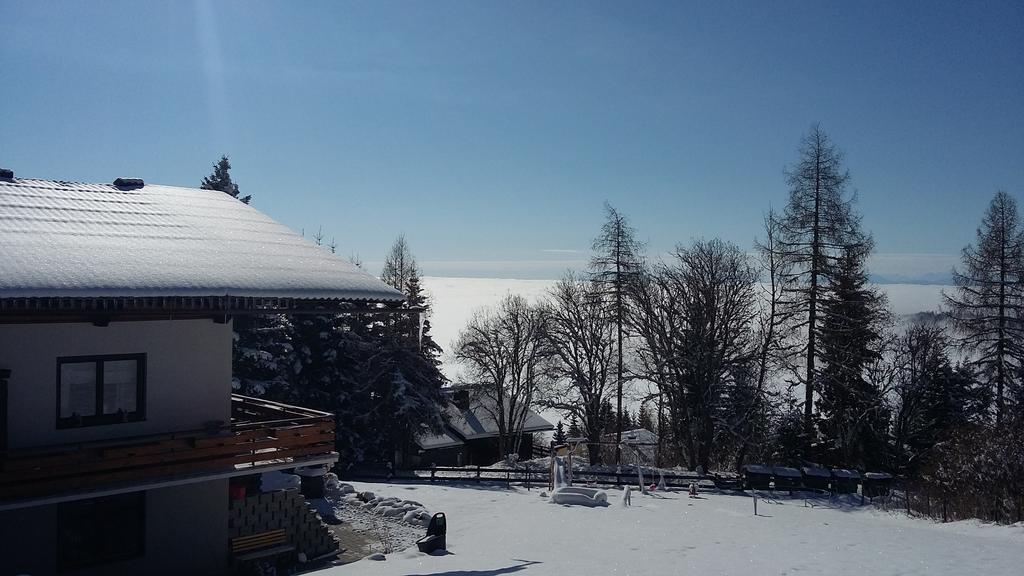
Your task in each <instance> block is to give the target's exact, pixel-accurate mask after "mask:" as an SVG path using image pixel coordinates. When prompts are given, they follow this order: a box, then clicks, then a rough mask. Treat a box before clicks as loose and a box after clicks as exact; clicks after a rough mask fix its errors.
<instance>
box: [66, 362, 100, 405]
mask: <svg viewBox="0 0 1024 576" xmlns="http://www.w3.org/2000/svg"><path fill="white" fill-rule="evenodd" d="M75 414H77V415H79V416H94V415H95V414H96V363H95V362H65V363H64V364H61V365H60V417H61V418H70V417H72V416H74V415H75Z"/></svg>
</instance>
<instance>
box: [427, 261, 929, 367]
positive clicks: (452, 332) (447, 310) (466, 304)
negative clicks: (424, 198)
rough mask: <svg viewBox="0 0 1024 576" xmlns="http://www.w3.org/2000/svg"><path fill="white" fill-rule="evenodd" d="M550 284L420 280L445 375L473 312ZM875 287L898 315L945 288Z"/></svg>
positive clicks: (538, 292)
mask: <svg viewBox="0 0 1024 576" xmlns="http://www.w3.org/2000/svg"><path fill="white" fill-rule="evenodd" d="M554 283H555V281H554V280H510V279H506V278H440V277H434V276H427V277H424V278H423V286H424V287H425V288H426V289H427V292H428V293H429V294H430V302H431V306H432V307H433V314H432V315H431V318H430V324H431V332H432V334H433V335H434V340H436V341H437V343H438V344H440V345H441V347H442V348H444V350H445V358H444V366H443V369H444V373H445V375H447V376H448V378H450V379H453V380H457V379H458V367H457V365H456V364H455V362H453V361H452V359H451V357H450V351H451V349H452V345H453V344H454V342H455V340H456V338H458V336H459V331H460V330H462V328H463V327H464V326H465V325H466V322H468V321H469V319H470V318H471V317H472V315H473V312H474V311H475V310H477V309H478V308H481V307H483V306H492V305H494V304H497V303H498V302H499V301H500V300H501V299H502V298H504V297H505V295H506V294H509V293H512V294H521V295H523V296H525V297H527V298H529V299H531V300H533V299H536V298H538V297H540V296H542V295H543V294H545V293H546V292H547V291H548V289H549V288H550V287H551V286H552V285H553V284H554ZM879 287H880V288H881V289H882V291H883V292H885V294H886V296H888V298H889V307H890V309H891V310H892V311H893V313H894V314H896V315H898V316H905V315H908V314H915V313H917V312H924V311H928V310H937V309H938V308H939V304H940V303H941V301H942V295H941V292H942V289H943V288H948V286H937V285H924V284H880V285H879Z"/></svg>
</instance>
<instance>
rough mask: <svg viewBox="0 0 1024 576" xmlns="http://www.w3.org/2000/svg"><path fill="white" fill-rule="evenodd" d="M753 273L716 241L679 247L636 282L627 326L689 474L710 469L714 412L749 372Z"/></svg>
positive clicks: (732, 251)
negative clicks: (659, 391)
mask: <svg viewBox="0 0 1024 576" xmlns="http://www.w3.org/2000/svg"><path fill="white" fill-rule="evenodd" d="M756 280H757V274H756V271H755V270H754V269H753V268H752V267H751V266H750V264H749V263H748V262H747V258H746V255H744V254H743V253H742V252H740V251H739V249H738V248H736V247H735V246H733V245H731V244H727V243H725V242H722V241H720V240H711V241H701V242H695V243H694V244H693V245H692V246H691V247H689V248H684V247H680V248H677V249H676V254H675V257H674V259H673V261H672V262H670V263H667V264H659V265H657V266H655V267H654V269H653V270H651V271H650V272H649V273H647V274H644V275H643V276H642V277H641V279H640V281H638V282H636V283H634V286H633V289H632V291H631V298H630V302H631V303H632V305H633V310H632V313H631V314H630V315H629V321H630V327H631V329H632V330H633V331H634V332H635V333H636V334H637V335H638V340H639V342H638V345H637V354H638V363H639V366H640V367H641V369H642V373H643V376H644V377H645V378H646V379H648V380H651V381H652V382H655V383H656V384H657V385H658V386H659V387H660V388H661V389H662V390H663V392H664V395H665V399H666V402H667V404H668V411H669V419H670V422H671V425H672V431H673V434H674V436H675V438H676V439H677V440H678V441H681V442H682V443H683V447H684V450H685V452H686V456H687V459H688V461H689V465H690V467H691V468H696V467H697V466H702V467H704V468H705V469H707V467H708V465H709V463H710V458H711V451H712V445H713V443H714V437H715V422H716V411H718V410H719V409H720V408H721V400H722V398H723V396H724V394H726V393H727V390H728V388H729V387H730V386H731V385H732V384H734V383H735V382H736V380H737V379H738V378H741V377H745V376H746V375H747V373H748V367H749V362H750V360H751V348H752V347H751V324H752V322H753V319H754V316H755V314H756V309H755V289H754V285H755V282H756Z"/></svg>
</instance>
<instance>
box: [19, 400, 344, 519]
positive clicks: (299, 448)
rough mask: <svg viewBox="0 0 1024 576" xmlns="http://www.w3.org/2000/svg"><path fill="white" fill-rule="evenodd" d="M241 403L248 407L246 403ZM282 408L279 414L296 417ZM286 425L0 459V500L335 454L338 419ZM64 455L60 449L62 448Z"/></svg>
mask: <svg viewBox="0 0 1024 576" xmlns="http://www.w3.org/2000/svg"><path fill="white" fill-rule="evenodd" d="M242 400H243V401H244V400H247V399H244V397H242ZM291 408H292V407H288V406H285V405H282V409H281V410H274V412H277V413H278V414H275V415H274V416H273V417H275V418H276V417H277V416H278V415H280V414H287V413H289V412H291ZM304 412H306V413H311V414H314V415H315V416H306V415H302V416H299V417H293V418H291V419H289V420H280V419H278V420H273V421H272V422H264V423H262V425H258V424H256V423H247V425H246V428H245V429H243V430H239V431H234V427H233V426H231V427H224V428H220V429H215V430H213V431H212V432H211V431H210V430H209V429H204V430H202V431H198V432H194V433H193V434H192V435H188V434H187V433H176V434H170V435H164V436H162V437H161V436H148V437H144V438H143V441H140V439H138V438H126V439H124V440H122V441H121V443H116V441H103V442H95V443H82V444H75V445H70V446H64V447H52V448H47V449H42V450H20V451H15V452H8V453H0V495H2V496H0V499H9V498H23V497H30V496H39V495H46V494H52V493H59V492H66V491H70V490H74V489H79V488H85V489H93V488H100V487H102V486H103V485H105V484H106V485H111V484H117V483H125V482H131V481H136V480H144V479H163V478H173V477H174V476H176V475H187V474H195V473H202V472H208V471H217V470H223V471H232V470H236V469H239V467H243V468H247V467H258V466H260V465H261V464H264V465H266V464H270V463H279V462H282V461H285V462H287V461H288V459H293V458H301V457H303V456H312V455H317V454H322V455H329V454H332V453H333V451H334V417H333V416H331V415H328V414H325V413H323V412H317V411H313V410H304ZM61 448H62V449H61Z"/></svg>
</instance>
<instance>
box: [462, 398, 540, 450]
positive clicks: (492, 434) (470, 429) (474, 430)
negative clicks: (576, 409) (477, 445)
mask: <svg viewBox="0 0 1024 576" xmlns="http://www.w3.org/2000/svg"><path fill="white" fill-rule="evenodd" d="M489 405H490V401H489V400H488V399H483V398H480V397H476V398H474V399H472V400H470V403H469V408H467V409H465V410H460V409H459V408H458V407H457V406H455V404H453V403H449V404H448V406H447V408H446V410H445V411H446V413H447V415H448V423H449V425H450V426H451V428H452V429H453V430H455V431H456V432H457V433H458V434H459V436H462V437H463V438H465V439H466V440H476V439H478V438H496V437H497V436H498V423H497V421H496V420H495V418H494V415H493V410H491V409H489V408H488V407H487V406H489ZM552 428H554V427H553V426H552V425H551V423H550V422H548V421H547V420H545V419H544V418H542V417H541V416H540V415H539V414H537V413H536V412H534V411H533V410H529V411H527V413H526V420H525V421H524V422H523V432H527V433H529V432H542V431H544V430H551V429H552Z"/></svg>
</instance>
